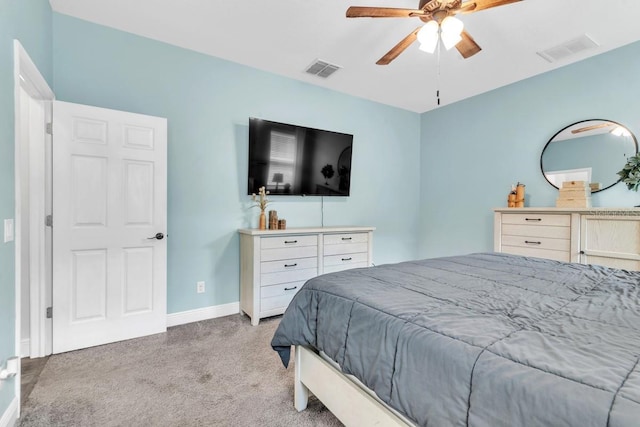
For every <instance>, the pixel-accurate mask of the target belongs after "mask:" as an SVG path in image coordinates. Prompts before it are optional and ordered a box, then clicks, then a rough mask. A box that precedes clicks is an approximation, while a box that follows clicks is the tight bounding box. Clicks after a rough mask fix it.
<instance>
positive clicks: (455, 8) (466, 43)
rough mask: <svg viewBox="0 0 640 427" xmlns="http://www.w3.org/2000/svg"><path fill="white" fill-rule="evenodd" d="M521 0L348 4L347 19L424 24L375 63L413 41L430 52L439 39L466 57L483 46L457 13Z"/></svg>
mask: <svg viewBox="0 0 640 427" xmlns="http://www.w3.org/2000/svg"><path fill="white" fill-rule="evenodd" d="M518 1H521V0H470V1H465V2H464V3H463V2H462V0H420V3H419V5H418V8H417V9H401V8H394V7H366V6H351V7H350V8H349V9H347V18H419V19H420V20H421V21H423V22H425V23H426V24H425V25H423V26H420V27H419V28H416V29H415V30H414V31H413V32H411V34H409V35H408V36H407V37H405V38H404V39H402V40H401V41H400V43H398V44H397V45H395V46H394V47H393V48H392V49H391V50H390V51H389V52H387V53H386V54H385V55H384V56H383V57H382V58H380V59H379V60H378V62H376V64H378V65H387V64H389V63H390V62H391V61H393V60H394V59H396V58H397V57H398V55H400V54H401V53H402V52H403V51H404V50H405V49H406V48H408V47H409V46H410V45H411V44H412V43H413V42H414V41H416V39H417V40H419V41H420V42H421V47H420V48H421V50H426V51H430V52H433V49H435V47H436V45H437V43H438V39H439V38H441V39H442V42H443V44H445V47H446V48H450V47H453V46H454V45H455V47H456V49H457V50H458V52H460V54H461V55H462V57H463V58H469V57H471V56H473V55H475V54H476V53H478V52H480V50H482V48H481V47H480V46H479V45H478V44H477V43H476V42H475V41H474V40H473V38H472V37H471V36H470V35H469V33H467V32H466V31H464V30H463V28H462V22H461V21H460V20H458V19H456V18H454V16H455V15H457V14H468V13H474V12H479V11H481V10H485V9H490V8H493V7H497V6H503V5H507V4H510V3H515V2H518Z"/></svg>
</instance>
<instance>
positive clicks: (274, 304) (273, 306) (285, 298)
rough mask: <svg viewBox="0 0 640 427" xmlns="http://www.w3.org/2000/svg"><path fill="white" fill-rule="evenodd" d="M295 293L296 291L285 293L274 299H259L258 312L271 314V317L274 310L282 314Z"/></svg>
mask: <svg viewBox="0 0 640 427" xmlns="http://www.w3.org/2000/svg"><path fill="white" fill-rule="evenodd" d="M296 292H298V289H295V290H292V291H287V292H286V293H284V294H282V295H278V296H275V297H268V298H261V299H260V312H261V313H265V312H271V314H272V315H273V313H274V310H277V312H278V313H284V311H285V310H286V308H287V306H288V305H289V303H290V302H291V300H292V299H293V297H294V295H295V294H296Z"/></svg>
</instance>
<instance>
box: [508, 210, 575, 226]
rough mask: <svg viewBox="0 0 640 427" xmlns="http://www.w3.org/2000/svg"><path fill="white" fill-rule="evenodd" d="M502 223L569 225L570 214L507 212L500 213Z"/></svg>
mask: <svg viewBox="0 0 640 427" xmlns="http://www.w3.org/2000/svg"><path fill="white" fill-rule="evenodd" d="M502 224H516V225H517V224H526V225H550V226H556V227H557V226H562V227H569V226H570V225H571V216H570V215H560V214H534V213H522V214H520V213H518V214H516V213H513V214H512V213H508V214H503V215H502ZM503 227H504V225H503Z"/></svg>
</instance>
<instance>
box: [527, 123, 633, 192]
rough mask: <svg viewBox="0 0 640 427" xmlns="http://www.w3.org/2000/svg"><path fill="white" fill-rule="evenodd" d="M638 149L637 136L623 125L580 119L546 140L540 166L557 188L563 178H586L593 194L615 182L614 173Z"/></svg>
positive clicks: (617, 178) (616, 177)
mask: <svg viewBox="0 0 640 427" xmlns="http://www.w3.org/2000/svg"><path fill="white" fill-rule="evenodd" d="M637 152H638V142H637V141H636V137H635V136H634V135H633V134H632V133H631V132H630V131H629V129H627V128H626V127H624V126H622V125H620V124H619V123H616V122H613V121H610V120H583V121H580V122H577V123H573V124H571V125H569V126H567V127H566V128H564V129H561V130H560V131H559V132H558V133H556V134H555V135H554V136H553V137H552V138H551V139H550V140H549V142H547V145H545V147H544V150H542V155H541V157H540V167H541V168H542V173H543V175H544V177H545V178H546V179H547V181H548V182H549V183H550V184H551V185H553V186H554V187H556V188H560V187H562V182H564V181H585V182H587V183H589V185H590V186H591V192H594V193H595V192H597V191H602V190H606V189H607V188H609V187H611V186H613V185H615V184H616V183H617V182H618V181H619V179H620V177H619V176H618V174H617V172H618V171H619V170H620V169H622V167H623V166H624V165H625V163H626V162H627V158H629V157H631V156H633V155H634V154H636V153H637Z"/></svg>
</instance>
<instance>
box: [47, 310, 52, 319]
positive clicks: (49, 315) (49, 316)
mask: <svg viewBox="0 0 640 427" xmlns="http://www.w3.org/2000/svg"><path fill="white" fill-rule="evenodd" d="M47 319H53V307H47Z"/></svg>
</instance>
